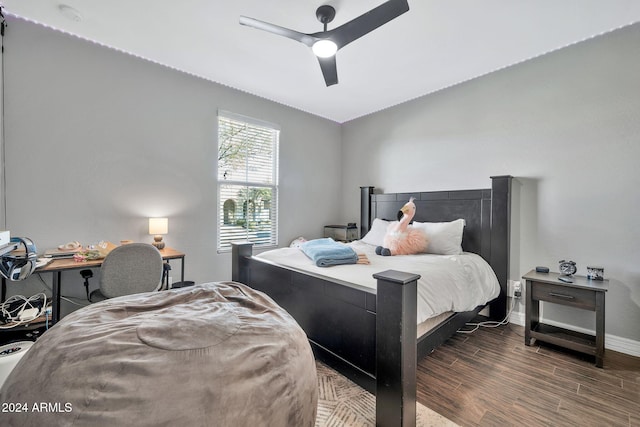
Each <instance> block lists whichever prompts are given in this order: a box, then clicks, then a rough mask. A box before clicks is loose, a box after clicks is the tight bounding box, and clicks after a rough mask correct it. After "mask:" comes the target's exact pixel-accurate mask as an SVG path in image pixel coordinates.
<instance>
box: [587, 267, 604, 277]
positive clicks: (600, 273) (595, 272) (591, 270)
mask: <svg viewBox="0 0 640 427" xmlns="http://www.w3.org/2000/svg"><path fill="white" fill-rule="evenodd" d="M587 279H590V280H604V268H602V267H587Z"/></svg>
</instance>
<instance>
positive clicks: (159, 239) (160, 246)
mask: <svg viewBox="0 0 640 427" xmlns="http://www.w3.org/2000/svg"><path fill="white" fill-rule="evenodd" d="M151 244H152V245H153V246H155V247H156V248H158V250H160V249H164V242H163V241H162V236H153V243H151Z"/></svg>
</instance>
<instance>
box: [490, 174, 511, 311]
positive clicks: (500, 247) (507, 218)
mask: <svg viewBox="0 0 640 427" xmlns="http://www.w3.org/2000/svg"><path fill="white" fill-rule="evenodd" d="M512 179H513V177H512V176H510V175H502V176H492V177H491V256H490V261H489V264H490V265H491V267H492V268H493V271H494V272H495V273H496V277H497V278H498V282H500V288H501V291H500V295H499V296H498V298H497V299H496V300H495V301H494V302H493V303H492V304H491V309H490V311H489V316H490V317H491V318H492V319H494V320H502V319H504V317H505V316H506V315H507V279H508V277H509V251H510V248H509V243H510V239H511V235H510V232H511V180H512Z"/></svg>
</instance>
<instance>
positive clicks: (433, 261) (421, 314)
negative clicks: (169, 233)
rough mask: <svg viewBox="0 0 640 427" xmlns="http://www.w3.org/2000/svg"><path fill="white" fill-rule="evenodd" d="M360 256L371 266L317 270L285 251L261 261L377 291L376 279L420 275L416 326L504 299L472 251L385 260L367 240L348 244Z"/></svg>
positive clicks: (293, 252)
mask: <svg viewBox="0 0 640 427" xmlns="http://www.w3.org/2000/svg"><path fill="white" fill-rule="evenodd" d="M348 245H349V246H351V247H352V248H353V249H354V250H355V251H356V253H358V254H364V255H366V256H367V259H368V260H369V262H370V263H369V264H349V265H336V266H332V267H317V266H316V265H315V264H314V263H313V262H312V261H311V260H310V259H309V258H308V257H307V256H306V255H305V254H304V253H303V252H302V251H301V250H300V249H297V248H280V249H275V250H271V251H266V252H262V253H260V254H258V255H256V258H258V259H261V260H265V261H267V262H271V263H275V264H279V265H283V266H287V267H290V268H293V269H296V270H298V271H304V272H308V273H311V274H313V275H316V276H323V277H326V278H329V279H333V280H337V281H342V282H347V283H350V284H353V285H354V286H356V287H359V288H364V289H368V290H370V291H372V292H375V289H376V280H375V279H374V278H373V274H375V273H380V272H382V271H385V270H397V271H404V272H408V273H414V274H419V275H420V276H421V277H420V279H419V280H418V295H417V296H418V298H417V321H418V323H422V322H424V321H425V320H427V319H430V318H432V317H435V316H438V315H440V314H443V313H446V312H462V311H470V310H473V309H475V308H476V307H477V306H479V305H484V304H486V303H488V302H489V301H491V300H493V299H494V298H496V297H497V296H498V295H499V294H500V284H499V283H498V279H497V278H496V275H495V273H494V271H493V269H492V268H491V266H490V265H489V264H488V263H487V262H486V261H485V260H484V259H483V258H482V257H481V256H480V255H477V254H474V253H470V252H464V253H463V254H461V255H433V254H419V255H402V256H388V257H384V256H380V255H376V253H375V246H373V245H369V244H367V243H364V242H362V241H355V242H351V243H348Z"/></svg>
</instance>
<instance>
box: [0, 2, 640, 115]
mask: <svg viewBox="0 0 640 427" xmlns="http://www.w3.org/2000/svg"><path fill="white" fill-rule="evenodd" d="M0 3H2V4H3V5H4V6H5V13H6V14H9V15H13V16H17V17H21V18H25V19H28V20H31V21H34V22H38V23H41V24H44V25H47V26H49V27H52V28H55V29H59V30H61V31H64V32H67V33H70V34H74V35H77V36H79V37H82V38H85V39H88V40H91V41H94V42H97V43H99V44H102V45H105V46H109V47H112V48H116V49H118V50H122V51H125V52H128V53H131V54H133V55H136V56H139V57H142V58H146V59H148V60H151V61H154V62H157V63H160V64H164V65H167V66H169V67H172V68H175V69H178V70H181V71H184V72H187V73H190V74H194V75H196V76H200V77H203V78H205V79H207V80H211V81H214V82H218V83H221V84H224V85H226V86H230V87H233V88H236V89H239V90H242V91H245V92H248V93H252V94H255V95H258V96H261V97H264V98H267V99H270V100H273V101H276V102H279V103H282V104H285V105H289V106H291V107H294V108H297V109H300V110H303V111H307V112H309V113H313V114H316V115H318V116H322V117H326V118H328V119H331V120H334V121H336V122H339V123H343V122H346V121H349V120H352V119H354V118H357V117H360V116H363V115H366V114H369V113H372V112H375V111H378V110H381V109H384V108H387V107H390V106H393V105H396V104H399V103H402V102H405V101H408V100H410V99H413V98H417V97H419V96H422V95H425V94H428V93H431V92H434V91H437V90H440V89H442V88H445V87H448V86H451V85H455V84H457V83H460V82H463V81H466V80H469V79H472V78H474V77H477V76H481V75H484V74H487V73H490V72H492V71H495V70H497V69H500V68H504V67H507V66H509V65H512V64H515V63H518V62H522V61H525V60H527V59H530V58H532V57H536V56H539V55H541V54H544V53H547V52H550V51H553V50H556V49H559V48H562V47H565V46H567V45H570V44H572V43H575V42H578V41H581V40H584V39H587V38H590V37H593V36H595V35H598V34H602V33H604V32H608V31H610V30H612V29H615V28H619V27H622V26H625V25H628V24H631V23H634V22H638V21H640V1H638V0H458V1H454V0H409V6H410V8H411V10H409V12H407V13H405V14H404V15H401V16H400V17H398V18H396V19H395V20H393V21H391V22H389V23H388V24H386V25H384V26H382V27H380V28H378V29H377V30H375V31H373V32H371V33H369V34H367V35H365V36H364V37H362V38H360V39H358V40H356V41H354V42H353V43H351V44H349V45H348V46H346V47H345V48H343V49H341V50H340V51H339V52H338V54H337V63H338V78H339V83H338V84H337V85H334V86H331V87H326V86H325V83H324V80H323V77H322V73H321V71H320V67H319V65H318V61H317V60H316V58H315V57H314V56H313V53H311V51H310V49H309V48H307V47H306V46H304V45H302V44H300V43H298V42H295V41H293V40H290V39H287V38H284V37H279V36H276V35H273V34H270V33H266V32H263V31H259V30H256V29H253V28H249V27H245V26H241V25H240V24H239V23H238V20H239V17H240V15H246V16H249V17H252V18H256V19H259V20H262V21H267V22H270V23H274V24H277V25H280V26H283V27H287V28H291V29H294V30H297V31H300V32H304V33H313V32H318V31H321V30H322V25H321V24H320V23H319V22H318V21H317V20H316V17H315V10H316V8H317V7H318V6H320V5H322V4H330V5H332V6H334V7H335V9H336V11H337V13H336V18H335V20H334V21H333V22H332V23H331V24H329V29H331V28H335V27H336V26H339V25H341V24H343V23H345V22H347V21H349V20H351V19H353V18H355V17H357V16H359V15H361V14H362V13H364V12H367V11H368V10H370V9H372V8H373V7H375V6H378V5H379V4H381V3H382V1H381V0H271V1H264V0H228V1H221V0H218V1H216V0H178V1H175V0H174V1H167V0H109V1H98V0H0ZM61 5H68V6H71V7H72V8H74V9H75V10H77V11H78V13H79V15H80V16H79V18H78V19H74V16H72V15H69V14H65V13H62V11H61V8H60V6H61ZM9 30H10V29H9Z"/></svg>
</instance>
